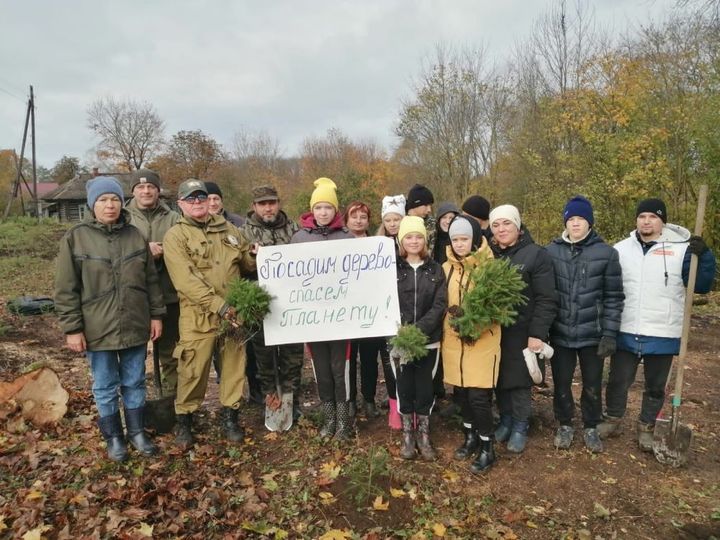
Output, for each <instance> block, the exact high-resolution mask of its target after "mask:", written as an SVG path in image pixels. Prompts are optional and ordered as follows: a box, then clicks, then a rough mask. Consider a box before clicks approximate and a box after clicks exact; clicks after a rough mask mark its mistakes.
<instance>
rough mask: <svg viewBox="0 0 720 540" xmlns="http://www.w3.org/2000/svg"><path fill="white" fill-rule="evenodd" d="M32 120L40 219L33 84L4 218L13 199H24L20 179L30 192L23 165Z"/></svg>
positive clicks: (33, 155) (39, 215)
mask: <svg viewBox="0 0 720 540" xmlns="http://www.w3.org/2000/svg"><path fill="white" fill-rule="evenodd" d="M31 120H32V135H31V146H32V174H33V191H32V194H33V197H34V199H35V207H36V209H37V214H38V219H40V217H41V212H40V210H41V208H40V198H39V197H38V190H37V173H36V165H35V95H34V92H33V87H32V85H31V86H30V98H29V99H28V104H27V111H26V112H25V127H24V129H23V138H22V146H21V147H20V159H19V160H18V161H17V174H16V176H15V181H14V182H13V186H12V189H11V192H10V197H9V198H8V202H7V205H5V213H4V214H3V219H7V217H8V215H9V214H10V207H11V206H12V203H13V200H15V198H16V197H18V196H20V200H21V201H22V189H21V186H20V180H22V181H23V183H24V184H25V187H26V188H28V193H29V192H30V188H29V186H28V183H27V179H26V178H25V176H24V175H23V173H22V166H23V160H24V158H25V144H26V143H27V135H28V127H29V126H30V123H31V122H30V121H31ZM24 213H25V207H24V205H23V214H24Z"/></svg>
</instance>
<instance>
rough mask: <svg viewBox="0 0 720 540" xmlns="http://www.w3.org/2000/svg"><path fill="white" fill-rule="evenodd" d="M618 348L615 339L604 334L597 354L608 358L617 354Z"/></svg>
mask: <svg viewBox="0 0 720 540" xmlns="http://www.w3.org/2000/svg"><path fill="white" fill-rule="evenodd" d="M616 350H617V344H616V343H615V339H614V338H611V337H608V336H603V337H601V338H600V343H599V344H598V348H597V355H598V356H599V357H600V358H607V357H608V356H612V355H613V354H615V351H616Z"/></svg>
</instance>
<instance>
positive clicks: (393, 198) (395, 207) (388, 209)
mask: <svg viewBox="0 0 720 540" xmlns="http://www.w3.org/2000/svg"><path fill="white" fill-rule="evenodd" d="M385 214H398V215H400V216H404V215H405V195H388V196H386V197H383V200H382V211H381V212H380V217H381V218H384V217H385Z"/></svg>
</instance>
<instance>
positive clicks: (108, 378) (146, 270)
mask: <svg viewBox="0 0 720 540" xmlns="http://www.w3.org/2000/svg"><path fill="white" fill-rule="evenodd" d="M136 176H137V179H136V181H135V182H134V185H133V186H132V194H133V199H132V201H130V203H128V204H127V205H125V204H124V195H123V190H122V188H121V186H120V184H119V183H118V182H117V181H116V180H115V179H114V178H111V177H97V178H95V179H93V180H91V181H89V182H88V184H87V194H88V207H89V208H90V210H91V213H90V215H89V216H88V218H87V219H86V220H85V221H84V222H83V223H81V224H78V225H76V226H75V227H73V228H72V229H70V230H69V231H68V233H67V234H66V235H65V237H64V238H63V240H62V241H61V245H60V255H59V258H58V270H57V279H56V295H55V300H56V309H57V313H58V315H59V319H60V323H61V326H62V329H63V331H64V332H65V334H66V340H67V345H68V347H69V348H71V349H72V350H74V351H77V352H86V354H87V356H88V358H89V360H90V365H91V369H92V375H93V395H94V397H95V401H96V405H97V408H98V413H99V417H100V418H99V422H98V423H99V427H100V431H101V433H102V435H103V436H104V438H105V439H106V441H107V447H108V456H109V457H110V458H111V459H114V460H123V459H125V458H126V457H127V453H128V449H127V442H129V443H130V444H131V445H132V446H133V447H134V448H136V449H137V450H138V451H139V452H140V453H142V454H143V455H152V454H154V453H156V452H157V449H156V447H155V445H154V444H153V442H152V441H151V440H150V438H149V437H148V436H147V434H146V433H145V431H144V430H143V417H142V410H143V409H142V407H143V403H144V399H145V380H144V379H145V378H144V375H145V372H144V369H145V364H144V360H145V354H146V344H147V341H148V339H152V340H154V341H155V345H154V346H155V347H158V350H159V352H160V359H161V364H162V372H163V380H164V384H166V385H167V386H168V388H169V389H171V390H172V391H173V392H174V393H175V395H176V399H175V411H176V414H177V425H176V432H175V440H176V443H177V444H178V445H180V446H182V447H188V446H190V445H191V444H192V443H193V435H192V415H193V413H194V412H195V411H196V410H197V409H198V408H199V407H200V405H201V403H202V401H203V398H204V395H205V391H206V388H207V384H208V378H209V374H210V369H211V365H212V358H213V355H216V356H217V357H218V358H219V363H218V364H219V365H218V369H219V373H220V374H221V376H220V381H219V384H220V403H221V405H222V408H221V410H220V415H219V417H220V422H221V426H222V429H223V433H224V435H225V437H226V438H227V439H228V440H230V441H241V440H242V439H243V436H244V434H243V431H242V429H241V427H240V426H239V424H238V408H239V405H240V401H241V397H242V395H243V391H244V385H245V381H246V351H245V347H244V346H243V345H242V344H239V343H238V342H237V341H232V340H229V339H220V338H219V337H218V330H219V328H220V326H221V321H222V320H223V319H225V320H228V321H230V322H233V321H235V319H236V313H235V310H234V309H233V307H232V306H230V305H228V304H227V302H226V300H225V293H226V289H227V286H228V283H229V282H230V281H231V280H232V279H233V278H235V277H237V276H243V277H246V278H248V279H257V275H256V273H255V255H256V253H257V250H258V249H259V247H260V246H269V245H283V244H289V243H300V242H314V241H330V240H339V239H351V238H357V237H365V236H368V235H371V234H372V233H371V232H370V230H369V229H370V223H371V220H372V217H373V211H372V208H373V207H374V206H375V205H374V204H373V203H368V202H363V201H353V202H350V203H348V204H347V205H346V206H345V210H344V211H342V210H341V209H342V207H341V205H340V202H339V199H338V193H337V186H336V185H335V183H334V182H333V181H332V180H331V179H329V178H319V179H317V180H316V181H315V183H314V190H313V192H312V196H311V199H310V204H309V211H308V212H306V213H304V214H303V215H302V216H300V218H299V220H298V222H297V223H296V222H294V221H292V220H291V219H289V218H288V216H287V215H286V214H285V212H284V211H283V210H282V208H281V203H280V198H279V196H278V193H277V190H276V189H275V188H274V187H273V186H259V187H256V188H254V189H253V192H252V196H253V202H252V210H251V211H250V212H249V213H248V215H247V217H246V218H241V217H240V216H236V215H234V214H228V213H227V212H226V211H225V210H224V209H223V205H222V192H221V191H220V188H219V187H218V186H217V185H215V184H213V183H211V182H202V181H199V180H195V179H190V180H187V181H185V182H183V183H182V184H181V185H180V186H179V188H178V194H177V203H178V206H179V208H180V210H181V212H182V215H179V214H177V213H175V212H174V211H172V210H171V209H169V208H168V207H167V206H166V205H165V204H164V203H163V202H162V201H161V200H160V197H159V195H160V180H159V177H158V176H157V174H155V173H154V172H152V171H147V170H141V171H138V173H137V174H136ZM214 196H217V198H218V199H219V201H215V202H213V201H212V200H211V198H213V197H214ZM434 203H435V201H434V197H433V194H432V193H431V191H430V190H429V189H428V188H427V187H425V186H423V185H420V184H416V185H415V186H413V187H412V188H411V189H410V190H409V192H408V194H407V195H391V196H386V197H384V198H383V199H382V202H381V204H380V205H378V206H379V207H380V227H379V229H378V230H377V232H376V233H375V234H377V235H383V236H387V237H391V238H393V239H394V241H395V246H396V258H397V290H398V299H399V306H400V316H401V323H402V324H403V325H414V326H415V327H416V328H417V329H419V330H420V331H421V332H422V334H424V336H425V337H426V338H427V345H426V346H425V347H426V348H425V350H426V353H425V354H424V355H423V356H422V357H420V358H414V359H412V361H408V359H407V358H403V356H402V354H401V352H399V351H397V350H396V349H394V348H393V347H392V346H391V345H390V339H389V337H376V338H363V339H355V340H334V341H323V342H313V343H309V344H307V351H308V353H309V356H310V358H311V359H312V364H313V371H314V374H315V379H316V382H317V389H318V395H319V398H320V401H321V409H322V415H323V418H322V425H321V426H320V430H319V431H320V435H321V436H323V437H332V438H335V439H337V440H346V439H348V438H350V437H351V435H352V431H353V428H354V422H353V419H354V417H355V416H356V414H357V413H358V409H359V408H358V407H357V404H356V394H357V390H358V389H357V386H358V384H357V357H358V356H359V358H360V360H359V363H360V391H361V394H362V397H363V401H362V404H363V412H364V414H365V415H367V416H368V417H376V416H378V415H379V412H378V408H377V404H376V402H375V399H376V389H377V382H378V357H380V360H381V365H382V369H383V372H384V379H385V384H386V388H387V395H388V402H387V406H388V409H389V411H388V423H389V425H390V427H391V428H392V429H396V430H401V431H402V443H401V451H400V454H401V456H402V457H403V458H406V459H412V458H414V457H416V456H417V455H418V454H419V455H420V456H421V457H422V458H423V459H426V460H433V459H436V452H435V450H434V449H433V446H432V443H431V440H430V418H431V416H432V413H433V408H434V406H435V401H436V396H438V395H441V394H443V393H444V386H445V384H447V385H449V386H451V387H453V400H454V402H455V403H457V405H458V406H459V409H460V412H461V416H462V421H463V432H464V439H463V441H462V443H461V444H460V446H459V447H458V449H457V450H456V451H455V454H454V455H455V458H456V459H469V458H471V457H472V458H474V459H473V461H472V464H471V465H470V469H471V471H473V472H475V473H479V472H482V471H485V470H487V469H488V468H490V467H491V466H492V465H493V464H494V462H495V460H496V456H495V442H502V443H507V450H508V451H510V452H514V453H521V452H523V451H524V449H525V447H526V444H527V439H528V435H527V434H528V425H529V424H528V423H529V418H530V416H531V414H532V407H531V404H532V401H531V389H532V386H533V385H534V384H538V383H539V382H541V380H540V379H538V373H536V372H535V371H537V370H538V366H540V368H539V371H540V375H539V376H540V378H541V379H542V378H543V376H544V369H542V366H544V361H545V360H549V361H550V364H551V370H552V375H553V386H554V400H553V405H554V413H555V418H556V420H557V422H558V429H557V432H556V435H555V439H554V443H555V446H556V447H557V448H561V449H564V448H569V447H570V445H571V444H572V441H573V437H574V427H573V420H574V412H575V411H574V409H575V401H574V398H573V395H572V380H573V376H574V373H575V368H576V365H577V363H578V360H579V363H580V371H581V377H582V393H581V397H580V405H581V413H582V423H583V441H584V444H585V446H586V447H587V448H588V450H590V451H591V452H601V451H602V450H603V443H602V439H604V438H606V437H609V436H612V435H616V434H619V433H620V431H621V428H622V418H623V416H624V414H625V409H626V404H627V396H628V389H629V387H630V385H631V384H632V383H633V381H634V379H635V374H636V371H637V367H638V365H639V363H640V362H641V361H642V362H643V364H644V369H645V390H644V394H643V401H642V409H641V413H640V417H639V420H638V423H637V432H638V443H639V445H640V448H641V449H643V450H651V449H652V431H653V427H654V423H655V418H656V417H657V415H658V414H659V412H660V409H661V408H662V405H663V402H664V398H665V385H666V382H667V378H668V375H669V369H670V364H671V361H672V357H673V355H676V354H677V353H678V351H679V348H680V335H681V328H682V319H683V303H684V296H685V289H686V286H687V281H688V274H689V268H690V264H689V261H690V257H691V255H695V256H697V257H698V258H699V267H698V268H699V270H698V278H697V281H696V286H695V292H699V293H702V292H708V291H709V290H710V288H711V286H712V282H713V280H714V276H715V271H716V262H715V257H714V256H713V254H712V252H711V251H710V250H709V249H708V247H707V245H706V244H705V242H704V241H703V239H702V238H701V237H697V236H691V234H690V233H689V231H688V230H687V229H685V228H683V227H680V226H678V225H673V224H671V223H668V222H667V209H666V207H665V204H664V203H663V202H662V201H661V200H659V199H646V200H643V201H641V202H640V203H639V204H638V206H637V212H636V228H635V229H634V230H633V231H632V233H631V234H630V236H629V237H628V238H626V239H625V240H623V241H621V242H619V243H618V244H617V245H616V246H614V247H612V246H609V245H608V244H606V243H605V242H604V241H603V239H602V238H601V237H600V235H599V234H598V233H597V232H596V230H595V228H594V225H595V222H594V216H593V209H592V205H591V203H590V201H588V200H587V199H585V198H584V197H581V196H577V197H573V198H572V199H570V200H569V201H568V202H567V204H566V205H565V208H564V209H563V214H562V216H561V217H562V221H560V219H558V223H562V224H563V230H562V232H561V234H560V235H559V236H558V238H556V239H555V240H553V241H552V242H551V243H550V244H549V245H548V246H546V247H543V246H540V245H538V244H536V243H535V242H534V240H533V238H532V235H531V234H530V231H528V229H527V228H526V227H525V225H524V224H523V221H522V218H521V215H520V212H519V211H518V209H517V208H516V207H515V206H512V205H509V204H504V205H499V206H496V207H495V208H491V205H490V203H489V202H488V201H487V200H486V199H485V198H483V197H481V196H479V195H473V196H471V197H469V198H468V199H467V200H466V201H465V202H464V203H463V204H462V206H461V207H460V208H458V207H457V206H455V205H454V204H453V203H442V204H440V205H439V207H438V212H437V213H436V214H433V212H432V207H433V204H434ZM497 258H499V259H507V260H508V261H509V262H510V263H511V264H512V265H513V268H515V269H516V271H517V272H518V273H519V274H520V276H521V278H522V281H523V283H524V290H523V291H522V294H523V295H524V297H525V298H526V301H525V302H524V303H522V304H521V305H518V306H517V317H516V318H515V321H514V322H513V323H512V324H510V325H508V326H501V325H500V324H498V322H497V321H495V322H494V324H492V325H491V326H490V327H489V328H487V329H485V330H484V332H483V333H482V335H481V336H480V337H479V338H478V339H476V340H474V341H469V340H468V339H465V338H461V336H459V335H458V333H457V331H456V329H455V328H454V327H453V325H452V324H451V317H452V313H453V312H456V311H457V309H458V308H459V307H460V306H461V305H462V303H463V299H464V297H465V295H467V294H468V293H469V292H470V291H472V290H473V289H474V287H475V283H474V280H473V275H475V274H474V273H473V270H474V269H475V268H478V267H480V266H482V265H484V264H486V263H487V262H488V261H490V260H491V259H497ZM238 322H241V321H238ZM248 345H249V346H251V347H252V350H253V353H254V358H255V361H256V363H257V374H256V377H257V380H258V383H257V384H258V386H259V393H260V394H261V395H263V396H264V398H265V402H266V403H267V404H268V406H270V405H272V404H276V403H277V400H278V398H279V396H277V395H276V391H277V390H276V382H275V374H276V371H275V370H276V366H277V370H278V373H279V378H280V383H281V387H282V391H283V392H293V393H294V395H295V396H297V395H298V393H299V392H298V390H299V387H300V374H301V368H302V363H303V344H297V345H281V346H266V344H265V343H264V339H263V335H262V332H258V333H257V334H256V335H255V336H254V337H253V338H252V340H251V341H250V342H249V343H248ZM606 357H610V358H611V360H610V373H609V379H608V383H607V389H606V395H605V398H606V399H605V402H606V408H605V411H604V412H603V406H602V398H601V392H602V374H603V368H604V359H605V358H606ZM533 367H534V368H535V371H533ZM119 395H121V396H122V403H123V407H124V418H125V424H126V428H127V438H126V437H125V433H124V431H123V426H122V419H121V416H120V407H119V399H118V398H119ZM493 396H495V398H496V401H497V408H498V412H499V422H497V423H496V422H495V419H494V415H493V408H492V403H493ZM294 414H295V415H296V416H299V415H300V414H302V413H301V411H300V406H299V403H298V402H297V401H296V402H295V403H294ZM126 441H127V442H126Z"/></svg>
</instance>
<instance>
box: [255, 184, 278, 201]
mask: <svg viewBox="0 0 720 540" xmlns="http://www.w3.org/2000/svg"><path fill="white" fill-rule="evenodd" d="M252 196H253V202H262V201H278V200H280V197H278V192H277V189H275V188H274V187H273V186H258V187H254V188H253V190H252Z"/></svg>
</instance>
